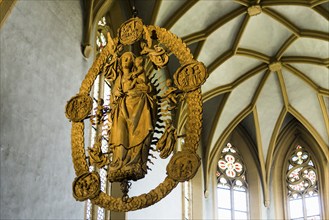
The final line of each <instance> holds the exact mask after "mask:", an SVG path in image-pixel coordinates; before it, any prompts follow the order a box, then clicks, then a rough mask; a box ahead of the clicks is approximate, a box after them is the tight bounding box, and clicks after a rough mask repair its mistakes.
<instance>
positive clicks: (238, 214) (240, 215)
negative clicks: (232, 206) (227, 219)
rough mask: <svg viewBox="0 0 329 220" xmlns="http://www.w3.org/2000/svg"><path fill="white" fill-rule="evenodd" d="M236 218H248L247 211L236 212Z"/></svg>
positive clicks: (240, 219) (241, 219) (242, 219)
mask: <svg viewBox="0 0 329 220" xmlns="http://www.w3.org/2000/svg"><path fill="white" fill-rule="evenodd" d="M234 219H239V220H244V219H248V216H247V213H246V212H238V211H235V212H234Z"/></svg>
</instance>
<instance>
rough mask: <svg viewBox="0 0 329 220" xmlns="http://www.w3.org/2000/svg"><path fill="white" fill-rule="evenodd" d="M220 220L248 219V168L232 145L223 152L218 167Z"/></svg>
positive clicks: (227, 146)
mask: <svg viewBox="0 0 329 220" xmlns="http://www.w3.org/2000/svg"><path fill="white" fill-rule="evenodd" d="M216 177H217V201H218V219H248V218H249V217H248V216H249V211H248V210H249V207H248V184H247V180H246V167H245V165H244V162H243V159H242V157H241V155H240V154H239V152H238V151H237V149H236V148H235V147H233V146H232V145H231V144H230V143H228V144H227V145H226V147H224V149H223V150H222V154H221V157H220V159H219V161H218V166H217V172H216Z"/></svg>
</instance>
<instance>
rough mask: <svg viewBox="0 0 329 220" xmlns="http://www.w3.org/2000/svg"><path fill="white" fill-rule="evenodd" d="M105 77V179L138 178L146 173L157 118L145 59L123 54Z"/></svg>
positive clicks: (119, 180) (118, 180)
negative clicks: (109, 124) (109, 154)
mask: <svg viewBox="0 0 329 220" xmlns="http://www.w3.org/2000/svg"><path fill="white" fill-rule="evenodd" d="M113 70H114V71H113ZM105 77H106V78H108V79H109V81H110V83H111V97H110V107H111V113H110V115H111V120H112V127H111V130H110V134H109V146H110V149H111V151H112V160H111V163H110V165H109V173H108V179H109V181H111V182H121V181H123V180H138V179H141V178H143V177H144V176H145V174H146V172H147V165H146V162H147V157H148V152H149V146H150V142H151V135H152V131H153V129H154V126H155V115H156V112H155V111H156V106H155V105H156V102H155V100H154V99H153V89H152V86H151V84H150V83H149V82H148V78H147V77H146V75H145V70H144V60H143V58H142V57H137V58H135V56H134V54H133V53H131V52H125V53H123V54H122V55H121V57H120V58H119V59H118V60H117V63H116V64H114V65H112V67H110V68H109V70H108V71H107V72H106V73H105Z"/></svg>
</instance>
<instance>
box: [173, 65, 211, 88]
mask: <svg viewBox="0 0 329 220" xmlns="http://www.w3.org/2000/svg"><path fill="white" fill-rule="evenodd" d="M207 77H208V76H207V73H206V67H205V66H204V64H203V63H200V62H197V61H194V62H191V63H188V64H186V65H184V66H182V67H180V68H179V69H178V70H177V71H176V72H175V74H174V80H175V84H176V85H177V87H178V88H179V89H180V90H182V91H185V92H188V91H192V90H195V89H197V88H199V87H200V86H201V84H203V83H204V82H205V80H206V78H207Z"/></svg>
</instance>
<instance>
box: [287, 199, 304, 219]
mask: <svg viewBox="0 0 329 220" xmlns="http://www.w3.org/2000/svg"><path fill="white" fill-rule="evenodd" d="M289 210H290V218H293V219H295V218H300V217H303V203H302V200H301V199H296V200H291V201H290V202H289Z"/></svg>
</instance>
